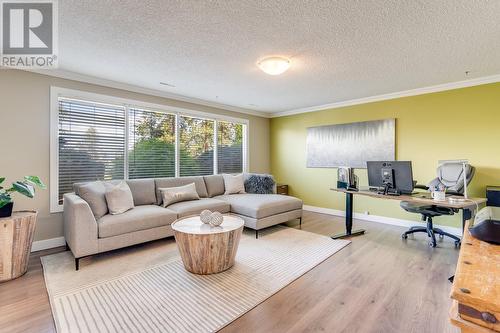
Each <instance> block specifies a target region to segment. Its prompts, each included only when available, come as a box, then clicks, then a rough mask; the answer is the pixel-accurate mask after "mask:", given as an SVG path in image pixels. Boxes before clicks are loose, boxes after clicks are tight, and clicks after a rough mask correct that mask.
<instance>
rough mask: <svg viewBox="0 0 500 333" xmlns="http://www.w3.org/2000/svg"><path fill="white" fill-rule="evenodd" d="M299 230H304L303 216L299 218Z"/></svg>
mask: <svg viewBox="0 0 500 333" xmlns="http://www.w3.org/2000/svg"><path fill="white" fill-rule="evenodd" d="M299 228H301V229H302V216H301V217H299Z"/></svg>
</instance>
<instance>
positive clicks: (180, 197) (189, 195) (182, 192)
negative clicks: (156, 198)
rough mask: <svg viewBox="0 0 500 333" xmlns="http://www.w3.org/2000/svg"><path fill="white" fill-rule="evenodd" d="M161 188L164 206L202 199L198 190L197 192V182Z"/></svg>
mask: <svg viewBox="0 0 500 333" xmlns="http://www.w3.org/2000/svg"><path fill="white" fill-rule="evenodd" d="M159 190H160V193H161V198H162V201H163V207H167V206H170V205H171V204H174V203H176V202H181V201H188V200H199V199H200V196H199V195H198V192H196V185H195V183H191V184H187V185H184V186H179V187H167V188H160V189H159Z"/></svg>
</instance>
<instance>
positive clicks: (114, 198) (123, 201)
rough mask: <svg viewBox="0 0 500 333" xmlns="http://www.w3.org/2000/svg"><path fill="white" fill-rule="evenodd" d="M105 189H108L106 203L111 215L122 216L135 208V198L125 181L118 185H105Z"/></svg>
mask: <svg viewBox="0 0 500 333" xmlns="http://www.w3.org/2000/svg"><path fill="white" fill-rule="evenodd" d="M104 187H105V188H106V194H105V196H106V203H107V204H108V211H109V213H110V214H111V215H118V214H122V213H125V212H126V211H127V210H130V209H132V208H134V198H133V197H132V192H131V191H130V187H128V185H127V183H126V182H125V181H122V182H120V183H119V184H116V185H114V184H112V183H104Z"/></svg>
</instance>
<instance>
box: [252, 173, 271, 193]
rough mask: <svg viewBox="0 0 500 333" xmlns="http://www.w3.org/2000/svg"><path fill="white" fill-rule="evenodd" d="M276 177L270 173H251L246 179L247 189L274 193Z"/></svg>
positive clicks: (253, 191)
mask: <svg viewBox="0 0 500 333" xmlns="http://www.w3.org/2000/svg"><path fill="white" fill-rule="evenodd" d="M274 185H275V182H274V179H273V177H272V176H270V175H250V176H249V177H248V178H247V179H246V180H245V191H246V192H247V193H255V194H273V193H274Z"/></svg>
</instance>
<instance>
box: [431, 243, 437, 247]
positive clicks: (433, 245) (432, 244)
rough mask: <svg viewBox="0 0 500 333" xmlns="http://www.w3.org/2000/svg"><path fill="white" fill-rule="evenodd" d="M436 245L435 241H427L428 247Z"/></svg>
mask: <svg viewBox="0 0 500 333" xmlns="http://www.w3.org/2000/svg"><path fill="white" fill-rule="evenodd" d="M436 245H437V244H436V243H434V242H429V247H436Z"/></svg>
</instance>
